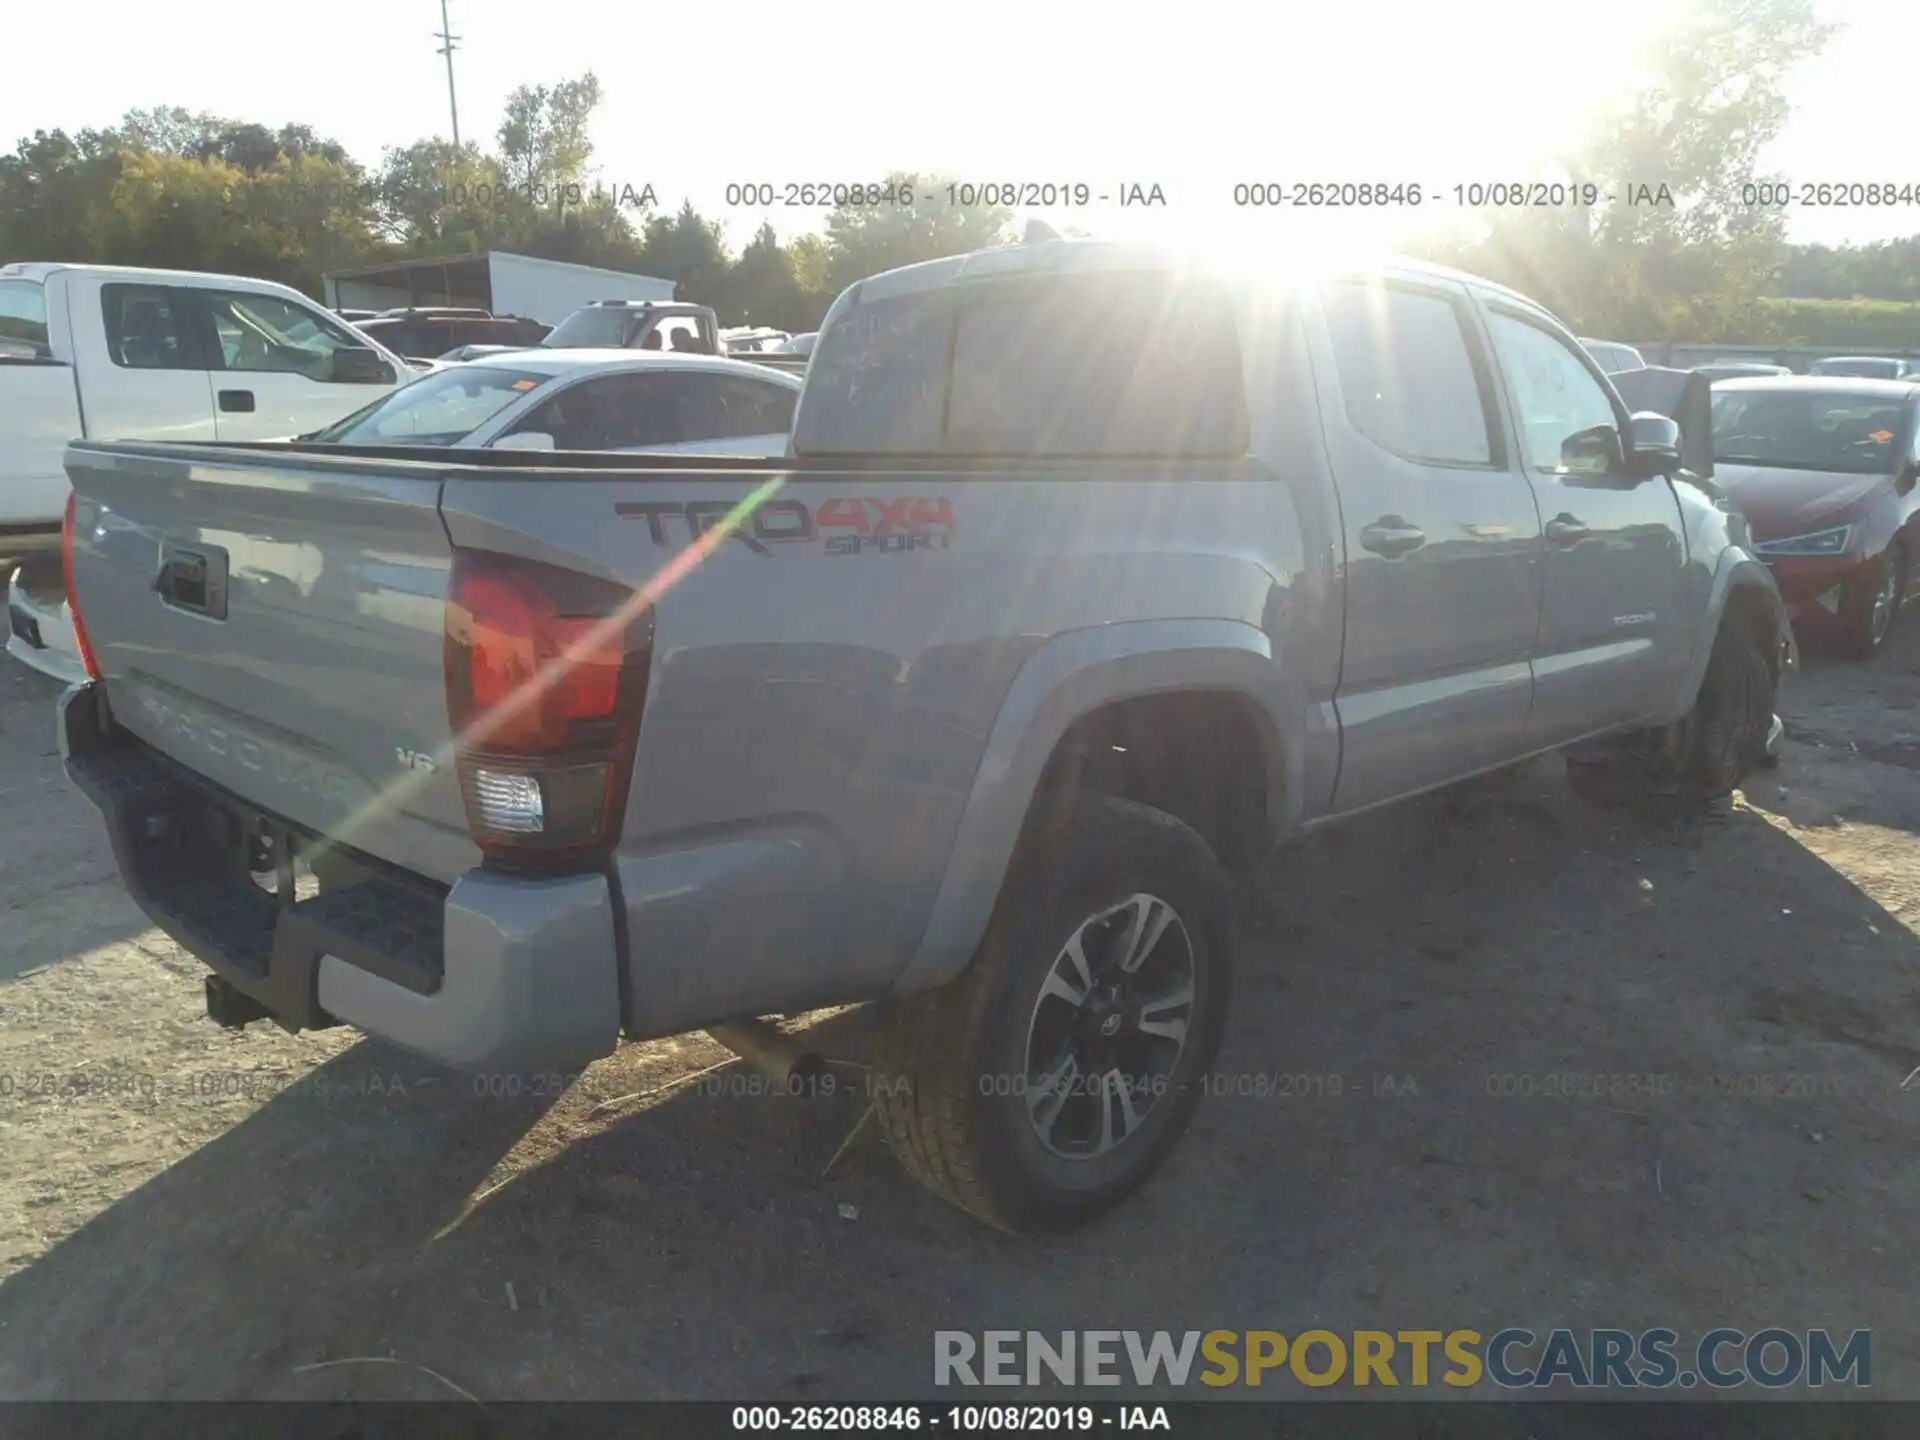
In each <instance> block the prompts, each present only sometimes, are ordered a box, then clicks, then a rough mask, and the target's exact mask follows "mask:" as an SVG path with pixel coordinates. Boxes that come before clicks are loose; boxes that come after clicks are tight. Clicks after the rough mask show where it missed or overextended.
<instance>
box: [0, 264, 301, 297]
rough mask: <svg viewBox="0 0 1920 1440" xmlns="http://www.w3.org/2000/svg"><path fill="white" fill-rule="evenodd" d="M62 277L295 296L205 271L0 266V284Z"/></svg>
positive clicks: (267, 284)
mask: <svg viewBox="0 0 1920 1440" xmlns="http://www.w3.org/2000/svg"><path fill="white" fill-rule="evenodd" d="M63 273H72V274H78V275H105V276H108V277H110V278H116V279H119V278H124V279H140V280H159V281H165V282H167V283H168V284H173V285H252V286H258V287H263V288H267V289H273V290H286V291H289V292H290V293H294V294H298V293H299V292H298V291H294V290H293V289H292V287H291V286H288V285H282V284H281V283H280V282H279V281H278V280H262V279H260V278H259V277H258V276H256V275H216V274H213V273H212V272H210V271H206V270H155V269H151V268H149V267H147V266H144V265H86V264H68V263H67V262H65V261H60V260H16V261H13V262H12V263H10V264H7V265H0V280H40V281H45V280H47V279H48V278H49V277H51V276H54V275H59V274H63Z"/></svg>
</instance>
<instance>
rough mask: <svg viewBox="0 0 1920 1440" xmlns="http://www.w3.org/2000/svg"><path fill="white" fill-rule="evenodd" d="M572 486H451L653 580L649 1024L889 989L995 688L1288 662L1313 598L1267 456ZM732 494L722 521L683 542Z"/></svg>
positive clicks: (562, 550) (632, 807) (646, 738)
mask: <svg viewBox="0 0 1920 1440" xmlns="http://www.w3.org/2000/svg"><path fill="white" fill-rule="evenodd" d="M563 475H564V472H555V471H551V470H548V471H545V472H544V473H543V475H542V478H541V480H540V482H539V483H540V485H541V498H540V505H539V510H538V514H537V516H535V517H533V520H534V523H533V524H531V525H530V524H529V518H530V517H529V515H528V505H527V488H526V484H525V483H524V482H525V479H526V478H527V477H526V475H525V474H521V475H519V476H517V477H516V476H515V475H514V472H509V471H502V472H497V473H495V474H492V475H488V476H481V475H474V476H472V477H471V478H455V479H453V480H451V481H450V482H449V484H448V487H447V490H446V493H445V496H444V499H443V514H444V517H445V519H446V523H447V526H448V531H449V534H450V536H451V538H452V540H453V542H454V543H455V544H456V545H470V546H476V547H481V548H492V549H506V550H511V551H513V552H515V553H523V554H528V555H531V556H533V557H535V558H539V559H544V560H548V561H551V562H553V563H556V564H562V565H571V566H574V567H576V568H580V569H584V570H589V571H592V572H596V573H600V574H603V575H606V576H608V577H610V578H615V579H619V580H622V581H624V582H626V583H628V584H633V585H636V586H646V587H649V588H650V590H651V592H652V593H653V595H654V602H653V603H654V610H655V621H656V641H655V652H654V657H653V668H652V672H651V677H650V688H649V694H648V700H647V708H646V715H645V719H644V722H643V726H642V732H641V738H640V747H639V756H638V761H637V764H636V768H635V774H634V778H633V784H632V791H631V794H630V798H629V805H628V810H627V817H626V830H625V834H624V837H623V839H622V842H621V845H620V849H619V854H618V866H617V868H618V871H619V874H620V877H621V879H622V882H623V889H624V891H625V897H624V900H625V911H626V916H627V921H628V930H629V933H628V947H629V955H630V961H631V966H632V970H633V972H634V980H633V987H632V988H633V992H634V993H635V994H636V995H639V996H641V997H643V998H642V1000H641V1001H640V1002H638V1006H639V1009H638V1010H637V1012H636V1013H632V1014H630V1015H629V1017H628V1022H629V1027H630V1028H631V1029H632V1030H634V1031H636V1032H638V1033H643V1034H645V1033H670V1032H672V1031H676V1030H680V1029H685V1028H689V1027H691V1026H693V1025H696V1024H699V1023H702V1022H706V1021H710V1020H714V1019H719V1018H723V1017H725V1016H726V1015H728V1014H731V1013H735V1012H736V1011H737V1009H738V1001H737V1000H736V999H734V998H733V997H735V996H737V995H739V994H742V993H747V994H751V995H752V996H753V997H754V998H755V1000H756V1002H757V1003H759V1004H760V1005H761V1006H762V1008H763V1009H774V1008H786V1009H793V1008H797V1007H800V1006H802V1005H806V1004H816V1003H828V1002H834V1001H844V1000H849V999H857V998H861V996H862V995H864V994H871V993H877V992H879V991H882V990H884V989H885V988H887V986H888V985H889V984H891V983H892V981H893V980H894V979H895V977H897V976H898V975H899V974H900V972H901V971H902V969H903V968H904V967H905V966H906V965H907V963H908V961H909V960H910V959H911V958H912V957H913V956H914V954H915V952H916V950H917V949H918V947H919V946H920V944H921V942H922V939H923V937H924V936H925V934H926V932H927V927H928V919H929V914H930V912H931V910H932V907H933V903H934V899H935V895H936V893H937V892H938V890H939V889H940V886H941V882H942V878H943V876H944V874H945V872H946V869H947V864H948V857H949V854H950V853H951V851H952V849H953V844H954V837H955V833H956V830H957V827H958V826H959V824H960V821H961V816H962V813H963V810H964V809H965V808H966V806H967V804H968V802H969V798H970V796H971V795H973V793H974V791H975V788H976V780H977V779H981V778H982V770H981V767H982V760H983V756H985V754H986V752H987V747H988V740H989V736H990V734H991V732H992V731H993V729H994V726H995V721H996V718H997V717H998V716H999V714H1000V711H1001V708H1002V704H1003V702H1004V701H1005V699H1006V697H1007V695H1008V693H1009V691H1010V689H1011V688H1012V687H1013V684H1014V681H1015V677H1016V676H1017V675H1018V674H1019V673H1020V672H1021V670H1022V667H1023V666H1026V665H1027V664H1028V663H1029V662H1030V661H1031V660H1032V659H1033V657H1034V656H1035V655H1036V653H1037V652H1039V651H1040V650H1041V649H1042V648H1043V647H1045V646H1047V645H1048V644H1049V643H1050V642H1052V641H1054V640H1055V639H1056V637H1061V636H1065V635H1069V634H1071V633H1074V632H1078V631H1083V630H1088V629H1092V628H1095V627H1102V626H1114V625H1118V624H1122V623H1124V622H1128V621H1146V620H1164V619H1168V618H1210V619H1219V620H1231V621H1238V622H1241V623H1242V624H1243V625H1245V626H1248V627H1252V628H1253V629H1254V630H1255V631H1257V632H1265V633H1267V634H1268V635H1271V636H1273V637H1274V650H1275V653H1276V655H1277V654H1279V653H1281V652H1284V651H1285V650H1286V648H1287V646H1288V644H1289V640H1288V638H1287V637H1288V635H1289V634H1290V633H1291V632H1292V631H1294V630H1297V629H1298V628H1299V626H1300V620H1299V618H1298V617H1299V616H1300V615H1301V614H1303V613H1306V610H1308V609H1310V607H1306V606H1304V603H1295V602H1296V597H1295V591H1296V589H1299V588H1300V587H1299V586H1298V581H1299V579H1300V576H1301V573H1302V571H1303V569H1305V568H1307V567H1306V565H1305V561H1304V559H1303V553H1302V542H1301V533H1302V532H1301V523H1300V519H1299V515H1298V513H1297V510H1296V506H1295V502H1294V496H1293V493H1292V489H1291V487H1290V486H1289V484H1288V483H1287V481H1286V480H1285V479H1283V478H1282V477H1280V476H1279V475H1278V474H1276V472H1275V471H1274V470H1273V469H1272V468H1270V467H1269V466H1267V465H1265V464H1262V463H1260V462H1253V461H1249V462H1244V463H1237V464H1234V465H1220V466H1215V467H1213V468H1211V469H1209V468H1208V467H1205V466H1195V465H1192V464H1187V465H1185V466H1183V467H1180V468H1169V469H1160V470H1135V471H1131V472H1124V473H1116V472H1115V471H1113V470H1111V469H1109V470H1106V471H1103V472H1081V473H1065V472H1062V473H1058V474H1054V475H1051V476H1049V477H1048V478H1045V479H1032V478H1027V479H1022V478H1015V477H1013V476H1010V475H1006V474H997V473H973V474H968V473H955V472H946V473H934V472H932V471H916V472H907V471H883V470H867V471H846V472H831V473H824V472H820V471H817V470H799V471H795V472H792V473H789V474H780V473H772V474H769V473H767V472H762V473H761V474H760V475H759V476H744V475H730V474H728V473H726V472H719V471H713V472H699V471H687V472H684V473H670V474H662V475H660V476H658V477H657V478H652V479H649V480H645V481H640V482H637V483H636V482H635V481H634V480H633V479H632V477H630V476H629V477H622V478H615V477H611V476H610V477H608V478H607V479H605V480H595V479H587V478H584V477H583V478H580V479H569V478H563ZM516 481H517V482H518V483H516ZM756 482H758V483H757V485H756ZM756 489H758V491H759V494H758V496H757V499H758V504H757V505H755V504H754V503H753V502H754V500H755V498H756V495H755V492H756ZM743 502H744V503H743ZM736 507H738V510H737V513H740V514H743V515H746V516H748V517H749V518H747V519H746V520H745V521H744V523H743V524H742V525H741V527H740V529H739V530H738V531H736V532H734V533H733V534H731V535H730V536H729V537H727V538H721V536H722V534H724V533H725V532H724V530H723V531H721V532H716V533H713V534H710V535H709V536H708V538H707V539H706V541H705V542H703V543H702V544H700V545H695V544H694V543H693V538H694V535H695V533H696V531H699V530H702V529H704V528H705V527H708V526H712V525H716V524H722V525H724V521H723V517H725V516H727V515H728V514H729V513H730V512H736ZM529 532H531V533H529ZM1301 599H1302V602H1304V595H1303V596H1302V597H1301ZM1336 633H1337V632H1336ZM1329 689H1330V686H1329ZM1260 699H1261V702H1262V703H1263V704H1266V705H1269V706H1271V705H1275V704H1278V703H1279V702H1278V700H1277V699H1276V697H1275V696H1272V695H1266V696H1261V697H1260ZM984 920H985V917H984V915H983V916H981V917H980V923H981V924H984ZM730 1006H731V1007H732V1008H731V1009H730V1008H729V1007H730Z"/></svg>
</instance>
